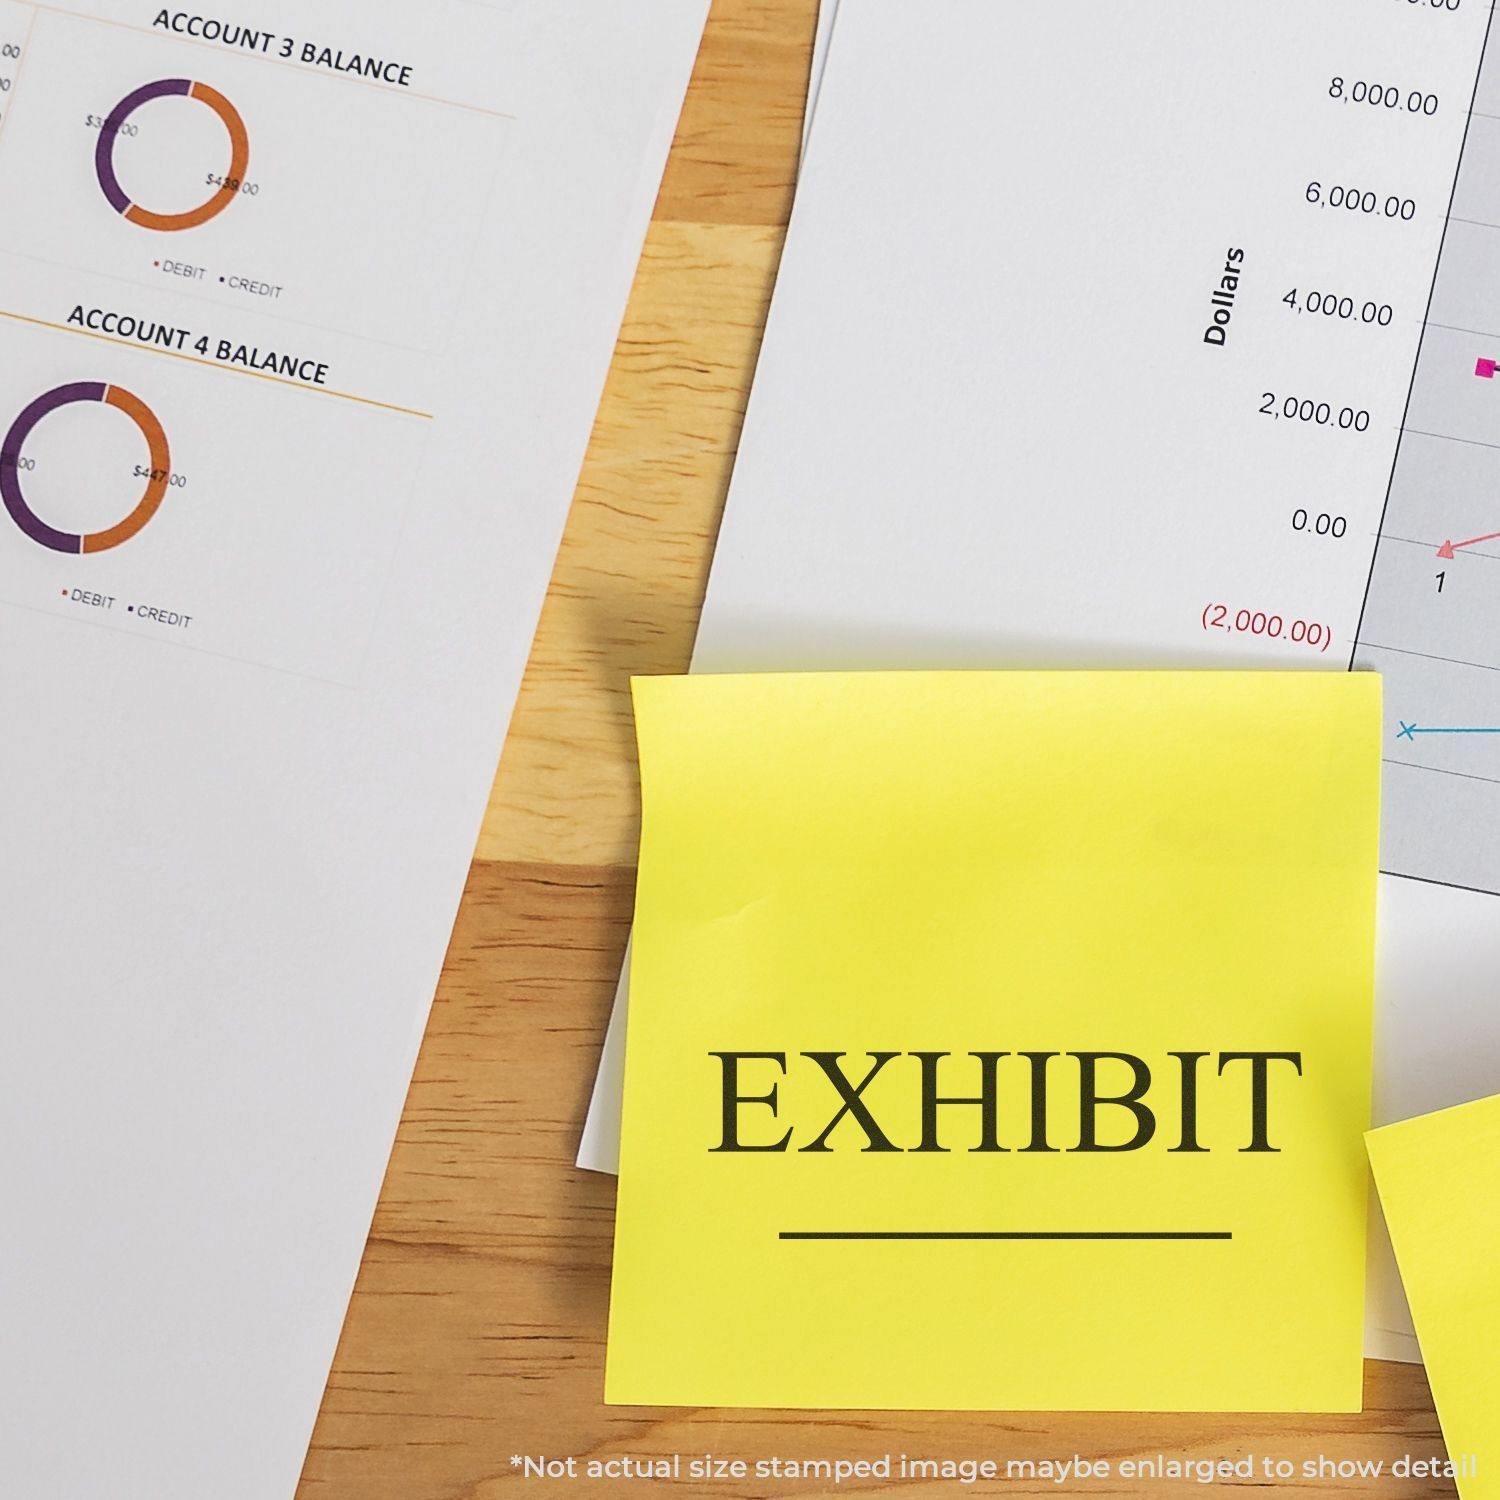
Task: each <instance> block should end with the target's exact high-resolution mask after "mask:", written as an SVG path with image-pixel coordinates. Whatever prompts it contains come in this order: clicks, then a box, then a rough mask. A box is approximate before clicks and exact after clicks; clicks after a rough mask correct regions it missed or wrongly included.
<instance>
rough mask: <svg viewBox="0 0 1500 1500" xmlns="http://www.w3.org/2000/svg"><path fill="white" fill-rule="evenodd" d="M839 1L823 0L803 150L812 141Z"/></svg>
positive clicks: (804, 121)
mask: <svg viewBox="0 0 1500 1500" xmlns="http://www.w3.org/2000/svg"><path fill="white" fill-rule="evenodd" d="M838 13H839V0H821V3H820V4H819V6H818V26H817V30H816V31H815V32H814V33H813V52H812V65H811V67H810V68H809V70H808V75H807V104H806V105H805V106H804V108H803V111H802V150H803V153H804V154H805V153H806V151H807V143H808V142H809V141H810V140H811V139H812V128H813V116H814V115H815V114H816V113H817V109H818V91H819V90H820V89H821V88H822V87H823V69H824V67H825V66H826V64H827V62H828V44H829V42H831V41H832V40H833V23H834V21H835V20H836V19H837V18H838Z"/></svg>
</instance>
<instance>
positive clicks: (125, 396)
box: [0, 382, 172, 556]
mask: <svg viewBox="0 0 1500 1500" xmlns="http://www.w3.org/2000/svg"><path fill="white" fill-rule="evenodd" d="M96 401H98V402H103V404H104V405H105V406H112V407H114V408H115V410H116V411H121V412H124V413H125V415H126V416H127V417H129V418H130V420H131V421H132V422H134V423H135V425H136V426H137V427H138V428H140V431H141V436H142V437H144V438H145V439H146V446H147V448H148V449H149V450H150V453H151V475H150V478H149V480H148V481H147V484H146V491H145V493H144V494H143V495H142V496H141V498H140V500H139V501H138V502H137V503H136V506H135V509H134V510H132V511H131V512H130V514H129V515H127V516H126V517H125V518H124V520H122V521H118V522H116V523H115V524H114V525H113V526H111V527H108V528H107V529H106V530H104V531H89V532H73V531H59V530H57V528H56V527H54V526H49V525H48V524H47V522H45V521H44V520H42V518H41V517H40V516H38V515H37V513H36V512H35V511H34V510H32V508H31V506H30V504H28V502H27V499H26V496H25V493H24V492H23V491H22V488H21V450H22V448H23V447H24V446H25V443H26V439H27V438H28V437H30V436H31V432H32V429H33V428H34V427H35V426H36V425H37V423H38V422H40V421H41V420H42V418H43V417H46V416H49V415H50V414H51V413H52V412H55V411H59V410H61V409H62V408H63V407H65V406H76V405H79V404H84V403H90V402H96ZM171 467H172V457H171V453H170V451H169V450H168V447H167V435H166V433H165V432H164V431H163V430H162V425H161V423H160V422H159V421H157V419H156V413H155V412H153V411H152V410H151V408H150V407H149V406H147V405H146V403H145V402H144V401H142V400H141V399H140V397H139V396H135V395H132V394H131V393H130V392H129V391H127V390H125V389H124V388H123V387H121V386H117V385H102V384H97V383H88V382H80V383H78V384H75V385H60V386H58V387H57V388H56V389H55V390H50V391H48V392H47V393H46V394H45V395H42V396H38V397H37V398H36V400H35V401H33V402H32V403H31V405H30V406H28V407H27V408H26V409H25V410H24V411H23V412H22V413H21V414H20V416H18V417H17V418H16V420H15V421H14V422H12V423H11V426H10V431H9V432H7V433H6V434H5V441H4V442H3V443H0V499H3V500H4V502H5V509H6V510H7V511H8V512H9V514H10V518H11V520H12V521H14V522H15V523H16V525H17V527H19V528H20V530H21V531H22V533H23V534H24V535H26V536H28V537H30V538H31V540H32V541H34V542H36V543H37V544H38V545H39V546H42V547H48V548H50V549H51V550H52V551H54V552H67V553H72V554H73V555H75V556H76V555H80V554H84V553H89V552H108V551H109V550H110V548H112V547H118V546H119V545H120V544H121V543H122V542H128V541H129V540H130V539H131V537H133V536H135V535H136V533H137V532H139V531H140V530H141V529H142V528H143V527H144V526H145V525H146V524H147V522H149V521H150V520H151V518H152V516H154V515H155V514H156V512H157V509H158V507H159V506H160V505H161V502H162V497H163V496H164V495H165V494H166V492H167V483H168V480H169V477H170V470H171Z"/></svg>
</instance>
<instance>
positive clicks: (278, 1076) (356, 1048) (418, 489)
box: [0, 0, 707, 1500]
mask: <svg viewBox="0 0 1500 1500" xmlns="http://www.w3.org/2000/svg"><path fill="white" fill-rule="evenodd" d="M706 10H707V3H706V0H653V3H652V4H651V5H650V6H648V7H625V6H616V5H607V4H600V3H598V0H548V3H546V4H536V3H533V0H489V3H480V0H424V3H422V4H416V3H399V0H248V3H246V4H244V5H234V6H229V7H221V8H219V9H214V10H208V11H202V10H195V9H189V8H183V7H176V6H158V5H151V4H145V3H140V0H89V3H78V4H61V5H56V4H29V3H21V0H0V704H3V713H0V718H3V722H4V731H5V732H4V734H3V736H0V935H3V938H0V1017H3V1020H4V1025H5V1038H4V1041H3V1043H0V1197H3V1199H4V1202H5V1205H6V1207H5V1213H4V1217H5V1228H4V1231H3V1232H0V1329H3V1330H4V1332H3V1345H4V1357H3V1359H0V1455H3V1457H0V1491H3V1492H4V1493H5V1494H7V1495H10V1494H15V1495H26V1496H43V1495H49V1496H50V1495H59V1496H61V1495H66V1496H68V1497H69V1500H118V1497H124V1496H131V1497H134V1496H142V1497H144V1496H150V1497H151V1500H203V1497H205V1496H213V1497H215V1500H274V1497H279V1496H290V1495H291V1493H292V1492H293V1490H294V1488H295V1486H296V1481H297V1476H298V1472H299V1470H300V1468H301V1465H302V1460H303V1455H304V1453H305V1452H306V1448H307V1441H308V1437H309V1435H310V1433H311V1430H312V1425H313V1421H314V1418H315V1416H316V1413H317V1410H318V1402H319V1398H320V1396H321V1393H322V1389H323V1385H324V1382H325V1380H326V1378H327V1374H328V1369H329V1364H330V1361H331V1359H332V1356H333V1351H334V1347H335V1344H336V1341H337V1337H338V1332H339V1328H340V1325H341V1322H342V1319H343V1313H344V1308H345V1305H346V1303H347V1300H348V1295H349V1291H350V1288H351V1286H352V1284H353V1280H354V1276H355V1272H356V1269H357V1267H358V1263H359V1255H360V1249H361V1247H362V1246H363V1244H364V1240H365V1235H366V1233H367V1231H368V1227H369V1223H370V1216H371V1213H372V1211H373V1208H374V1205H375V1201H376V1197H377V1194H378V1191H379V1185H380V1181H381V1176H382V1173H383V1171H384V1167H385V1163H386V1160H387V1157H388V1154H389V1150H390V1145H391V1141H392V1138H393V1136H394V1133H395V1128H396V1123H397V1120H398V1118H399V1115H400V1110H401V1104H402V1100H403V1098H404V1096H405V1092H406V1088H407V1085H408V1083H409V1080H410V1077H411V1069H412V1065H413V1063H414V1061H415V1057H416V1051H417V1047H418V1044H419V1041H420V1038H421V1035H422V1031H423V1026H424V1023H425V1020H426V1016H427V1011H428V1007H429V1005H430V1003H431V1000H432V995H433V989H434V986H435V983H436V980H437V975H438V972H439V970H440V967H441V963H442V957H443V952H444V949H445V947H446V945H447V941H448V937H449V934H450V932H451V930H452V923H453V917H454V914H455V912H456V910H457V906H458V901H459V897H460V894H461V892H462V889H463V885H464V879H465V875H466V873H467V870H468V867H469V861H470V857H471V854H472V851H473V846H474V838H475V835H476V832H477V830H478V827H479V822H480V818H481V816H482V812H483V808H484V805H485V802H486V799H487V796H488V793H489V789H490V786H491V784H492V781H493V777H494V768H495V763H496V760H497V758H498V754H499V748H500V744H501V740H502V738H503V735H504V730H505V726H506V723H507V720H508V717H509V713H510V709H511V706H512V703H513V701H514V695H515V691H516V688H517V686H518V684H519V681H520V676H521V672H522V668H523V666H524V663H525V660H526V655H527V652H528V649H529V646H530V642H531V637H532V634H533V631H534V629H535V625H536V619H537V614H538V611H539V609H540V606H541V600H542V597H543V594H544V592H545V589H546V584H547V579H548V576H549V574H550V572H551V567H552V561H553V558H554V555H555V551H556V546H557V542H558V539H559V537H560V535H561V532H562V526H563V521H564V518H565V516H566V514H567V508H568V504H569V502H570V500H571V497H572V493H573V488H574V485H575V484H576V481H577V475H578V470H579V466H580V464H581V462H582V458H583V453H584V448H585V445H586V443H587V440H588V433H589V430H590V426H591V424H592V421H593V416H594V411H595V409H596V407H597V404H598V399H599V393H600V390H601V389H602V386H603V381H604V376H605V372H606V370H607V368H608V364H609V358H610V353H611V351H612V349H613V347H614V342H615V338H616V335H617V332H618V328H619V321H620V317H621V315H622V313H623V311H624V307H625V301H626V297H627V295H628V292H629V287H630V283H631V279H632V276H633V274H634V270H635V265H636V261H637V259H638V257H639V254H640V248H641V243H642V238H643V236H644V233H645V229H646V225H647V222H648V220H649V216H650V212H651V206H652V203H653V201H654V199H655V196H656V191H657V187H658V185H659V182H660V177H661V170H662V166H663V164H664V162H665V159H666V154H667V150H668V148H669V146H670V143H671V138H672V132H673V129H674V127H675V124H676V120H677V115H678V112H679V110H680V107H681V103H682V98H683V93H684V90H685V88H686V86H687V81H688V77H689V74H690V72H691V69H692V64H693V59H694V57H695V55H696V52H697V46H698V42H699V39H700V36H701V32H702V26H703V21H704V17H705V13H706ZM80 1413H85V1414H86V1417H85V1418H83V1419H81V1418H80V1415H79V1414H80Z"/></svg>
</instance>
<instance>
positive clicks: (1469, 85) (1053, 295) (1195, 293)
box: [581, 0, 1500, 1357]
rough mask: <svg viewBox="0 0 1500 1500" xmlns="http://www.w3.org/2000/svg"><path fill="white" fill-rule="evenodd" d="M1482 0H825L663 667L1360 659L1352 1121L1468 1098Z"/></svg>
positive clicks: (1487, 816) (1482, 961)
mask: <svg viewBox="0 0 1500 1500" xmlns="http://www.w3.org/2000/svg"><path fill="white" fill-rule="evenodd" d="M1489 25H1490V10H1489V7H1488V6H1484V5H1481V4H1478V3H1473V4H1471V3H1469V0H1460V3H1455V4H1439V5H1432V4H1420V5H1419V4H1415V3H1400V4H1390V5H1380V6H1370V5H1368V4H1366V3H1364V0H1329V3H1326V4H1322V5H1319V6H1316V7H1308V6H1305V5H1300V4H1294V3H1292V0H1268V3H1266V4H1263V5H1257V6H1251V7H1244V6H1235V5H1232V4H1230V3H1228V0H1204V3H1200V4H1197V5H1193V6H1190V7H1171V8H1164V7H1159V6H1156V7H1153V6H1140V5H1118V6H1104V5H1100V4H1097V3H1092V0H1059V3H1056V4H1053V5H1050V6H1047V7H1044V8H1043V7H1033V8H1030V9H1028V10H1026V11H1025V12H1024V13H1023V12H1021V11H1018V10H1016V9H1015V8H1014V7H1008V6H995V5H993V4H990V3H988V0H945V3H944V4H943V5H941V6H939V7H936V8H934V7H913V6H911V5H909V4H906V3H903V0H862V3H861V4H859V5H857V6H845V7H844V8H843V11H842V12H841V14H840V16H839V20H838V30H837V39H836V43H835V45H834V46H833V47H832V49H831V51H830V55H829V61H828V65H827V70H826V74H825V78H824V83H823V87H822V90H821V94H820V97H819V100H818V114H817V129H816V132H815V133H814V136H813V140H812V146H811V149H810V151H809V153H808V157H807V161H806V163H805V167H804V171H803V175H802V179H801V184H800V187H799V192H798V198H797V204H796V208H795V211H794V216H793V222H792V227H791V231H790V235H789V238H788V242H787V247H786V253H785V257H784V259H783V261H782V268H781V276H780V281H779V284H778V288H777V292H776V299H775V304H774V307H773V309H772V313H771V318H770V323H769V327H768V331H767V335H766V340H765V345H764V349H763V352H762V354H761V359H760V365H759V372H758V374H757V377H756V384H755V390H754V395H753V398H752V401H751V404H750V410H749V415H748V419H747V422H746V425H745V431H744V437H743V441H742V444H741V448H740V456H739V461H738V466H737V469H736V473H735V479H734V484H733V487H732V490H731V493H730V498H729V503H728V507H727V509H726V512H725V519H724V525H723V530H722V532H721V535H720V540H719V546H718V552H717V556H716V558H715V562H714V568H713V574H712V578H711V581H710V585H709V591H708V599H707V604H706V606H705V609H704V613H703V622H702V627H701V631H700V634H699V639H698V647H697V653H696V656H695V659H694V669H695V670H697V671H744V670H797V669H810V670H815V669H822V668H839V669H847V668H861V667H870V668H902V667H912V668H919V667H955V666H974V667H1007V666H1009V667H1059V666H1076V667H1085V666H1087V667H1107V666H1112V665H1117V666H1121V667H1145V666H1164V665H1175V666H1194V665H1198V666H1211V665H1222V666H1243V665H1245V664H1247V663H1248V664H1255V663H1263V664H1265V665H1266V666H1267V667H1273V666H1274V667H1285V666H1288V665H1303V666H1307V667H1320V668H1326V669H1329V670H1347V669H1348V668H1349V667H1350V666H1351V665H1354V666H1356V667H1359V668H1374V669H1378V670H1380V671H1381V672H1382V673H1383V674H1384V676H1385V681H1386V703H1387V707H1388V712H1389V719H1390V722H1389V725H1388V733H1387V738H1386V759H1387V765H1388V775H1387V783H1386V792H1385V810H1384V830H1385V832H1384V853H1383V865H1384V868H1385V870H1386V871H1387V872H1389V878H1387V879H1386V880H1384V881H1383V883H1382V915H1383V935H1382V953H1381V987H1380V998H1379V1012H1378V1032H1379V1044H1378V1047H1379V1057H1378V1083H1377V1097H1376V1115H1377V1120H1379V1121H1385V1120H1389V1119H1393V1118H1397V1117H1400V1116H1404V1115H1408V1114H1411V1113H1414V1112H1417V1111H1419V1110H1425V1109H1431V1108H1436V1107H1438V1106H1441V1105H1446V1104H1451V1103H1455V1102H1457V1101H1459V1100H1462V1099H1466V1098H1471V1097H1475V1096H1478V1095H1483V1094H1489V1093H1494V1092H1495V1091H1496V1090H1497V1089H1500V1009H1497V1007H1496V1006H1495V1005H1494V1001H1493V991H1494V982H1493V976H1494V975H1495V974H1496V973H1497V972H1500V899H1497V898H1496V896H1495V894H1494V893H1495V892H1497V891H1500V629H1497V626H1500V614H1497V610H1496V606H1495V604H1494V599H1495V597H1496V594H1495V589H1496V585H1497V584H1500V541H1497V540H1496V539H1495V536H1493V535H1490V534H1491V533H1497V534H1500V281H1497V279H1496V278H1495V276H1494V275H1493V273H1492V270H1491V269H1490V267H1491V264H1492V262H1493V260H1494V258H1495V256H1496V255H1497V254H1500V57H1497V56H1496V54H1497V53H1500V48H1494V47H1492V48H1491V49H1490V52H1489V58H1488V61H1487V62H1484V65H1483V68H1482V71H1481V65H1482V61H1483V59H1484V56H1485V47H1486V40H1487V31H1488V28H1489ZM1476 87H1477V91H1478V93H1477V105H1475V99H1476ZM1471 105H1475V107H1473V108H1472V110H1471ZM1460 164H1462V166H1461V170H1460ZM1450 201H1451V213H1450ZM1429 300H1430V309H1429ZM1491 564H1493V565H1494V566H1493V567H1492V566H1491ZM1317 919H1318V916H1317V913H1316V912H1309V913H1308V920H1309V921H1316V920H1317ZM1123 960H1124V956H1123V955H1122V961H1123ZM616 1030H618V1027H617V1028H616ZM619 1050H620V1049H619V1046H618V1037H617V1038H616V1042H615V1045H613V1046H612V1047H611V1048H610V1049H608V1050H607V1051H606V1059H605V1061H606V1067H605V1069H604V1070H603V1071H602V1073H601V1078H600V1085H599V1088H598V1090H597V1092H596V1097H595V1101H594V1109H593V1112H592V1116H593V1117H592V1118H591V1121H590V1134H589V1137H588V1140H587V1142H586V1148H587V1150H586V1155H585V1157H584V1158H581V1159H582V1160H584V1162H585V1164H587V1165H597V1166H600V1167H603V1168H605V1169H608V1168H609V1166H610V1165H611V1163H612V1136H611V1127H612V1125H613V1123H614V1121H615V1120H616V1117H617V1112H618V1108H619V1072H618V1058H619ZM1371 1322H1372V1334H1371V1352H1372V1353H1376V1354H1381V1355H1385V1356H1388V1357H1415V1353H1416V1350H1415V1344H1414V1343H1413V1341H1412V1340H1411V1337H1410V1327H1409V1324H1408V1323H1407V1322H1406V1320H1405V1314H1404V1309H1403V1308H1402V1306H1401V1302H1400V1294H1399V1288H1398V1287H1397V1286H1396V1285H1395V1283H1394V1280H1393V1279H1391V1278H1388V1277H1383V1276H1381V1275H1379V1274H1377V1276H1376V1278H1375V1284H1374V1286H1373V1288H1372V1320H1371Z"/></svg>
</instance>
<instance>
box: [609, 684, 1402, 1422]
mask: <svg viewBox="0 0 1500 1500" xmlns="http://www.w3.org/2000/svg"><path fill="white" fill-rule="evenodd" d="M635 697H636V714H637V725H638V734H639V741H640V750H641V774H642V786H643V796H644V828H643V833H642V842H641V867H640V884H639V891H638V897H637V911H636V926H635V943H634V958H633V970H632V985H631V993H630V1007H629V1029H628V1039H627V1051H626V1072H625V1090H626V1098H625V1116H624V1125H623V1140H622V1155H621V1170H620V1198H619V1216H618V1222H617V1228H616V1240H615V1269H614V1288H613V1297H612V1305H611V1312H610V1340H609V1362H608V1373H607V1377H606V1387H607V1389H606V1397H607V1399H608V1400H609V1401H611V1402H621V1403H645V1404H671V1405H677V1404H680V1405H694V1406H697V1405H715V1406H770V1407H856V1408H893V1407H894V1408H903V1407H905V1408H912V1407H922V1408H964V1409H986V1408H987V1409H995V1410H1017V1409H1031V1410H1054V1409H1056V1410H1111V1409H1115V1410H1162V1411H1166V1410H1188V1411H1205V1410H1216V1411H1228V1410H1260V1411H1289V1410H1323V1411H1353V1410H1357V1409H1358V1408H1359V1404H1360V1395H1361V1373H1362V1361H1361V1341H1362V1328H1361V1324H1362V1308H1363V1299H1364V1248H1365V1226H1366V1212H1367V1207H1368V1174H1367V1170H1366V1166H1365V1161H1364V1153H1363V1150H1362V1137H1363V1132H1364V1130H1365V1129H1366V1127H1367V1126H1368V1124H1369V1093H1370V1050H1371V1045H1370V1028H1371V988H1372V962H1373V959H1372V952H1373V946H1374V935H1373V932H1374V902H1375V887H1376V872H1377V823H1378V796H1379V744H1380V684H1379V681H1378V679H1376V678H1374V677H1370V676H1363V675H1358V676H1348V675H1344V674H1339V675H1333V674H1328V675H1324V674H1300V673H1299V674H1290V673H1253V674H1252V673H1207V672H1205V673H939V674H866V675H833V676H803V677H690V678H680V679H650V680H641V681H638V682H637V683H636V687H635Z"/></svg>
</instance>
